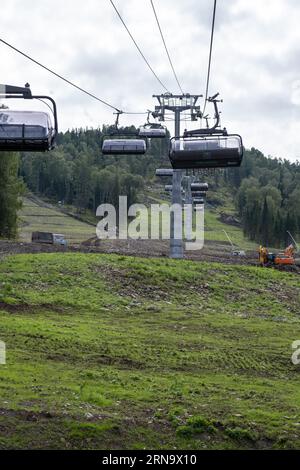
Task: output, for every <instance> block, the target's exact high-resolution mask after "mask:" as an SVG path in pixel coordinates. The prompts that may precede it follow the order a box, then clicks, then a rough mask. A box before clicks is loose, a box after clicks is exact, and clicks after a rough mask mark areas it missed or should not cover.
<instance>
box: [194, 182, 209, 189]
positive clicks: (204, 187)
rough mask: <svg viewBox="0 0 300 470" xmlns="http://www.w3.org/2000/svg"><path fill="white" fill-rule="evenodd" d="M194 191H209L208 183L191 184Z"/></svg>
mask: <svg viewBox="0 0 300 470" xmlns="http://www.w3.org/2000/svg"><path fill="white" fill-rule="evenodd" d="M191 190H192V191H208V184H207V183H191Z"/></svg>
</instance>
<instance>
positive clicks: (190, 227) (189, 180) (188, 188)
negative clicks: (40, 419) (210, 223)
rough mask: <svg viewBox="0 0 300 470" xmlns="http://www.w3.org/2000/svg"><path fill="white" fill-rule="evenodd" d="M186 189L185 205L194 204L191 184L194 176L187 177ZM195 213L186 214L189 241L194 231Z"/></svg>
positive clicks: (186, 236) (188, 212)
mask: <svg viewBox="0 0 300 470" xmlns="http://www.w3.org/2000/svg"><path fill="white" fill-rule="evenodd" d="M186 180H187V182H186V188H185V204H187V205H188V204H190V205H192V204H193V198H192V189H191V183H192V182H193V180H194V177H193V176H187V178H186ZM192 214H193V213H192V212H190V211H187V212H186V218H187V220H186V221H185V227H186V234H185V238H186V239H187V240H192V231H193V215H192Z"/></svg>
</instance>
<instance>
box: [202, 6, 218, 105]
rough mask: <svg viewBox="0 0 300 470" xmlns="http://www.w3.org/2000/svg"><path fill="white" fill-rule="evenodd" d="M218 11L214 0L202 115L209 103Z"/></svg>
mask: <svg viewBox="0 0 300 470" xmlns="http://www.w3.org/2000/svg"><path fill="white" fill-rule="evenodd" d="M216 9H217V0H214V8H213V17H212V24H211V35H210V46H209V56H208V68H207V79H206V90H205V101H204V108H203V112H202V114H204V113H205V109H206V103H207V98H208V89H209V80H210V69H211V58H212V50H213V42H214V32H215V20H216Z"/></svg>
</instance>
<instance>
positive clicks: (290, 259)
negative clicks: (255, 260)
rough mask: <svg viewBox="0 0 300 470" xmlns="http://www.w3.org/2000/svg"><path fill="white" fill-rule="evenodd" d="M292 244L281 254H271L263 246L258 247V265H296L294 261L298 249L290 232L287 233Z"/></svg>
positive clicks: (296, 262)
mask: <svg viewBox="0 0 300 470" xmlns="http://www.w3.org/2000/svg"><path fill="white" fill-rule="evenodd" d="M287 233H288V235H289V236H290V238H291V239H292V242H293V243H291V244H290V245H289V246H287V247H286V249H285V250H284V251H283V252H279V253H271V252H269V250H268V248H266V247H264V246H260V247H259V250H258V252H259V263H260V265H261V266H295V265H296V264H298V261H299V260H297V261H296V254H297V253H298V251H299V247H298V245H297V243H296V241H295V239H294V238H293V236H292V234H291V233H290V232H287Z"/></svg>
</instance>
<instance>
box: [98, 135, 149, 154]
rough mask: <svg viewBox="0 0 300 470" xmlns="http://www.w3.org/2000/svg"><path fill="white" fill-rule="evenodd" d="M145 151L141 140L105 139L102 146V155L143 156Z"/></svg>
mask: <svg viewBox="0 0 300 470" xmlns="http://www.w3.org/2000/svg"><path fill="white" fill-rule="evenodd" d="M146 150H147V147H146V142H145V141H144V140H142V139H106V140H104V141H103V144H102V153H103V154H104V155H143V154H144V153H146Z"/></svg>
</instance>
